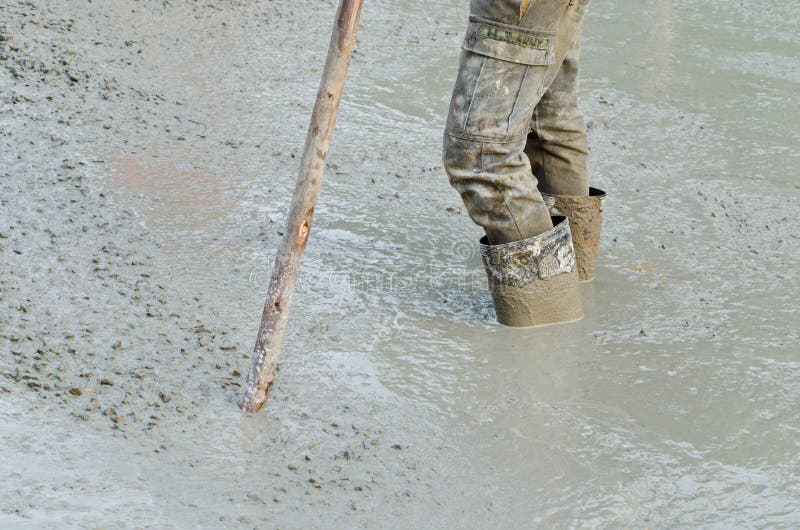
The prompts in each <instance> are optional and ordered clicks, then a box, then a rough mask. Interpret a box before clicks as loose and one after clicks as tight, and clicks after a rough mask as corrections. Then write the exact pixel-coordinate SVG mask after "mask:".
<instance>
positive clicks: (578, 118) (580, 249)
mask: <svg viewBox="0 0 800 530" xmlns="http://www.w3.org/2000/svg"><path fill="white" fill-rule="evenodd" d="M579 59H580V39H579V38H578V39H576V40H575V41H574V42H573V43H572V45H571V46H570V48H569V51H568V52H567V54H566V56H565V58H564V61H563V63H562V64H561V68H560V69H559V70H558V71H557V72H556V73H555V76H554V77H553V79H552V80H551V79H547V80H546V83H548V88H547V90H546V91H545V93H544V95H543V96H542V98H541V100H540V101H539V104H538V105H537V106H536V110H535V111H534V113H533V119H532V120H531V128H530V129H531V131H530V133H529V135H528V143H527V145H526V147H525V153H526V154H527V155H528V158H529V159H530V163H531V166H532V169H533V172H534V174H535V175H536V176H537V178H538V179H539V190H540V191H541V192H542V194H543V195H544V198H545V201H546V202H547V203H548V204H549V205H550V206H551V208H550V213H551V214H553V215H565V216H566V217H567V218H568V219H569V221H570V228H571V232H572V240H573V246H574V249H575V254H576V264H577V267H578V271H579V274H580V279H581V280H582V281H588V280H591V279H593V278H594V275H595V264H596V261H597V253H598V248H599V244H600V230H601V226H602V222H603V206H604V203H605V192H603V191H602V190H599V189H596V188H590V187H589V171H588V157H589V152H588V151H589V150H588V142H587V137H586V126H585V123H584V120H583V114H582V113H581V111H580V108H579V107H578V91H579V81H578V78H579Z"/></svg>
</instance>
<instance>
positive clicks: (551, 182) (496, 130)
mask: <svg viewBox="0 0 800 530" xmlns="http://www.w3.org/2000/svg"><path fill="white" fill-rule="evenodd" d="M588 3H589V0H471V2H470V10H471V15H470V19H469V26H468V28H467V34H466V37H465V39H464V45H463V50H462V53H461V62H460V67H459V72H458V77H457V79H456V84H455V88H454V89H453V96H452V99H451V103H450V112H449V115H448V119H447V129H446V132H445V135H444V155H443V158H444V167H445V171H446V172H447V174H448V177H449V179H450V183H451V184H452V185H453V187H454V188H455V189H456V190H457V191H458V192H459V193H460V194H461V197H462V199H463V200H464V203H465V205H466V207H467V210H468V211H469V214H470V217H471V218H472V220H473V221H475V222H476V223H477V224H479V225H481V226H482V227H483V228H484V230H485V231H486V235H487V236H488V239H489V242H490V243H491V244H500V243H507V242H511V241H518V240H521V239H527V238H529V237H532V236H535V235H538V234H541V233H544V232H546V231H548V230H549V229H550V228H552V226H553V225H552V222H551V220H550V215H549V212H548V209H547V207H546V206H545V203H544V201H543V199H542V195H541V192H544V193H551V194H562V195H579V196H586V195H588V194H589V175H588V166H587V159H588V145H587V139H586V129H585V125H584V121H583V115H582V114H581V111H580V109H579V108H578V101H577V100H578V72H579V69H578V62H579V57H580V34H581V29H582V26H583V18H584V14H585V12H586V8H587V5H588Z"/></svg>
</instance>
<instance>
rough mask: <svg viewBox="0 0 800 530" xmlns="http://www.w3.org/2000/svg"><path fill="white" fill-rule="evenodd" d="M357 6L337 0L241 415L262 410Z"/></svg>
mask: <svg viewBox="0 0 800 530" xmlns="http://www.w3.org/2000/svg"><path fill="white" fill-rule="evenodd" d="M363 4H364V0H340V2H339V9H338V10H337V12H336V23H335V24H334V26H333V33H332V35H331V42H330V47H329V48H328V58H327V60H326V62H325V70H324V72H323V73H322V81H321V83H320V88H319V92H318V93H317V102H316V104H315V105H314V112H313V114H312V116H311V125H310V126H309V129H308V137H307V138H306V145H305V152H304V153H303V160H302V163H301V166H300V175H299V176H298V179H297V186H296V187H295V190H294V197H293V198H292V208H291V210H290V212H289V219H288V221H287V223H286V230H285V231H284V235H283V241H282V242H281V246H280V248H279V249H278V255H277V256H276V258H275V268H274V270H273V272H272V279H271V281H270V284H269V290H268V292H267V302H266V304H265V305H264V312H263V313H262V315H261V328H260V329H259V331H258V337H257V338H256V345H255V348H254V349H253V361H252V364H251V366H250V372H249V374H248V376H247V383H246V388H245V392H244V395H243V396H242V399H241V401H240V402H239V406H240V407H241V409H242V410H244V411H246V412H257V411H258V410H260V409H261V407H263V406H264V403H266V401H267V392H268V391H269V386H270V385H271V384H272V380H273V379H274V377H275V369H276V367H277V364H278V353H279V352H280V348H281V343H282V342H283V335H284V333H285V331H286V323H287V318H288V314H289V308H290V306H291V303H292V294H293V292H294V285H295V282H296V280H297V275H298V273H299V272H300V264H301V263H302V261H303V252H304V251H305V248H306V243H307V242H308V235H309V233H310V231H311V222H312V220H313V218H314V206H315V204H316V202H317V196H318V195H319V189H320V186H321V185H322V179H323V171H324V169H325V159H326V158H327V156H328V148H329V146H330V142H331V136H332V135H333V128H334V124H335V123H336V114H337V112H338V110H339V102H340V101H341V98H342V91H343V89H344V81H345V78H346V77H347V69H348V66H349V65H350V57H351V56H352V53H353V48H354V46H355V44H356V31H357V29H358V20H359V18H360V16H361V7H362V6H363Z"/></svg>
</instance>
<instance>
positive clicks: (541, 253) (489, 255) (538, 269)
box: [480, 216, 575, 287]
mask: <svg viewBox="0 0 800 530" xmlns="http://www.w3.org/2000/svg"><path fill="white" fill-rule="evenodd" d="M553 225H554V227H553V229H552V230H549V231H547V232H545V233H544V234H539V235H538V236H534V237H530V238H528V239H523V240H520V241H513V242H511V243H503V244H500V245H489V244H487V243H488V239H487V238H486V237H485V236H484V237H483V238H482V239H481V241H480V243H481V257H482V258H483V264H484V266H485V267H486V271H487V272H488V273H489V275H490V276H491V277H492V278H493V279H495V280H497V281H499V282H500V283H501V284H503V285H508V286H511V287H525V286H526V285H529V284H531V283H533V282H535V281H537V280H545V279H548V278H554V277H556V276H559V275H561V274H568V273H571V272H573V271H574V270H575V251H574V249H573V247H572V235H571V233H570V228H569V221H568V220H567V218H566V217H564V216H555V217H553Z"/></svg>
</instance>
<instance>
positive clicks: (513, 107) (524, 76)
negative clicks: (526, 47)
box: [506, 64, 531, 138]
mask: <svg viewBox="0 0 800 530" xmlns="http://www.w3.org/2000/svg"><path fill="white" fill-rule="evenodd" d="M530 68H531V67H530V66H529V65H527V64H526V65H525V72H524V73H523V74H522V76H521V77H520V80H519V87H517V93H516V95H515V96H514V103H512V104H511V111H510V112H509V113H508V117H507V118H506V131H509V132H510V131H511V117H512V116H514V111H515V110H516V109H517V102H518V101H519V96H520V94H522V87H523V86H525V80H526V79H527V78H528V72H529V71H530ZM508 136H509V135H508V133H506V138H508Z"/></svg>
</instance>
